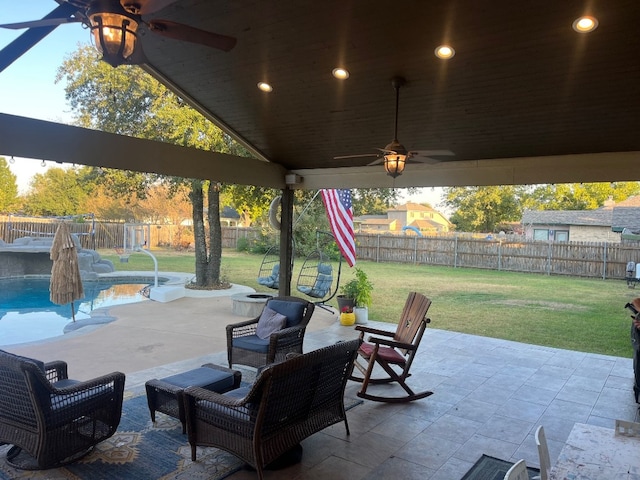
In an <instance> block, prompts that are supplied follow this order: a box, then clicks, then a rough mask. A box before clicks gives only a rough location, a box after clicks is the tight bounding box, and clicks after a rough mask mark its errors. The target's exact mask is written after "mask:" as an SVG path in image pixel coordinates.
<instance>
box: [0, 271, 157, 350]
mask: <svg viewBox="0 0 640 480" xmlns="http://www.w3.org/2000/svg"><path fill="white" fill-rule="evenodd" d="M147 285H148V284H146V283H144V284H143V283H113V282H105V281H84V282H83V287H84V294H85V297H84V298H83V299H82V300H77V301H75V302H73V306H74V310H75V318H76V321H78V320H83V319H87V318H90V317H91V312H92V311H93V310H95V309H96V308H102V307H110V306H114V305H122V304H126V303H133V302H140V301H144V300H146V297H145V296H144V295H142V293H141V290H142V289H143V288H144V287H146V286H147ZM72 321H73V320H72V314H71V304H67V305H56V304H54V303H52V302H51V301H50V300H49V278H0V345H12V344H16V343H23V342H33V341H37V340H43V339H46V338H50V337H55V336H58V335H63V334H64V328H65V326H66V325H67V324H68V323H69V322H72Z"/></svg>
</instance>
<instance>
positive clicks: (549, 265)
mask: <svg viewBox="0 0 640 480" xmlns="http://www.w3.org/2000/svg"><path fill="white" fill-rule="evenodd" d="M547 245H548V246H549V248H548V249H547V275H551V242H548V243H547Z"/></svg>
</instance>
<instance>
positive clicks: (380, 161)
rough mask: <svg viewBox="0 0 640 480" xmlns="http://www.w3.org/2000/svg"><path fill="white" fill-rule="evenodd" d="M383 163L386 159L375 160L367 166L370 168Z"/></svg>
mask: <svg viewBox="0 0 640 480" xmlns="http://www.w3.org/2000/svg"><path fill="white" fill-rule="evenodd" d="M383 162H384V157H381V158H379V159H377V160H374V161H373V162H371V163H367V166H369V165H380V164H381V163H383Z"/></svg>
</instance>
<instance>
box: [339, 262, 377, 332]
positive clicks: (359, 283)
mask: <svg viewBox="0 0 640 480" xmlns="http://www.w3.org/2000/svg"><path fill="white" fill-rule="evenodd" d="M355 272H356V278H353V279H351V280H349V281H348V282H347V283H345V284H344V285H343V286H342V289H341V293H342V295H344V296H345V297H347V298H351V299H353V302H354V305H355V308H354V313H355V314H356V323H367V322H368V321H369V306H370V305H371V300H372V293H373V284H372V283H371V282H370V281H369V278H368V277H367V274H366V273H365V272H364V270H362V269H361V268H358V267H356V268H355Z"/></svg>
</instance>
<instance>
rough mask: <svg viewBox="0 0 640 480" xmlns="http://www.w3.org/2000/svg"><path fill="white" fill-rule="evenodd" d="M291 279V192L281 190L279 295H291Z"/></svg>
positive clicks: (287, 189) (286, 189)
mask: <svg viewBox="0 0 640 480" xmlns="http://www.w3.org/2000/svg"><path fill="white" fill-rule="evenodd" d="M292 277H293V190H291V189H289V188H285V189H284V190H282V197H281V200H280V280H279V283H278V291H279V294H280V295H291V278H292Z"/></svg>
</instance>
